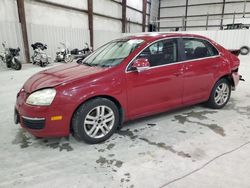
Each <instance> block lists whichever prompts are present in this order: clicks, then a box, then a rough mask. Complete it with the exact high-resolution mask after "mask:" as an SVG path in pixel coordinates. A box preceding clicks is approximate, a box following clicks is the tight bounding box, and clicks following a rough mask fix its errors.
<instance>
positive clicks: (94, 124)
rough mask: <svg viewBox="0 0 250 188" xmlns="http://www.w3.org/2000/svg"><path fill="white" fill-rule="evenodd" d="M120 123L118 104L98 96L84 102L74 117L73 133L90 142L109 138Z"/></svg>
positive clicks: (93, 142)
mask: <svg viewBox="0 0 250 188" xmlns="http://www.w3.org/2000/svg"><path fill="white" fill-rule="evenodd" d="M118 124H119V111H118V109H117V106H116V105H115V104H114V103H113V102H112V101H110V100H108V99H105V98H96V99H92V100H90V101H87V102H86V103H84V104H82V105H81V106H80V107H79V108H78V110H77V111H76V112H75V114H74V116H73V119H72V128H73V134H74V136H75V137H76V138H77V139H80V140H84V141H85V142H87V143H90V144H96V143H100V142H103V141H105V140H107V139H108V138H109V137H110V136H111V135H112V134H113V133H114V131H115V130H116V128H117V127H118Z"/></svg>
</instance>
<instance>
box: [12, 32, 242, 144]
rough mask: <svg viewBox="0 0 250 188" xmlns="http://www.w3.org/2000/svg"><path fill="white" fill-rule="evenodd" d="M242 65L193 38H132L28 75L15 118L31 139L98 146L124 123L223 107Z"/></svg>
mask: <svg viewBox="0 0 250 188" xmlns="http://www.w3.org/2000/svg"><path fill="white" fill-rule="evenodd" d="M239 63H240V62H239V59H238V58H237V57H236V56H235V55H233V54H232V53H230V52H229V51H227V50H226V49H224V48H223V47H222V46H220V45H219V44H217V43H215V42H214V41H212V40H210V39H207V38H205V37H202V36H198V35H188V34H151V35H150V34H145V35H139V36H129V37H126V38H122V39H118V40H114V41H111V42H109V43H107V44H106V45H104V46H102V47H100V48H99V49H97V50H96V51H95V52H93V53H92V54H91V55H90V56H89V57H87V58H86V59H84V60H83V61H79V62H78V63H72V64H66V65H62V66H57V67H55V68H51V69H48V70H44V71H41V72H39V73H37V74H35V75H33V76H32V77H31V78H29V79H28V80H27V81H26V83H25V84H24V86H23V88H22V89H21V90H20V92H19V93H18V94H17V102H16V105H15V121H16V123H20V124H21V126H22V127H23V128H25V129H26V130H27V131H28V132H30V133H31V134H33V135H34V136H36V137H61V136H67V135H69V134H70V133H71V132H72V133H73V135H74V136H75V137H77V138H78V139H81V140H84V141H85V142H87V143H99V142H102V141H104V140H106V139H108V138H109V137H110V136H111V135H112V134H113V133H114V131H115V130H116V129H117V127H118V126H119V125H121V124H122V123H123V122H124V121H128V120H132V119H136V118H140V117H145V116H149V115H152V114H155V113H159V112H163V111H167V110H170V109H174V108H179V107H182V106H187V105H193V104H197V103H201V102H207V105H208V106H209V107H212V108H216V109H219V108H222V107H223V106H225V105H226V103H227V102H228V100H229V98H230V94H231V90H232V89H234V88H235V87H236V85H237V84H238V81H239V75H238V67H239Z"/></svg>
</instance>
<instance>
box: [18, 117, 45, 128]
mask: <svg viewBox="0 0 250 188" xmlns="http://www.w3.org/2000/svg"><path fill="white" fill-rule="evenodd" d="M22 122H23V125H24V127H27V128H29V129H43V128H44V126H45V119H44V118H27V117H22Z"/></svg>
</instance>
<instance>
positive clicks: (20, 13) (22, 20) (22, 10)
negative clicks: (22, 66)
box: [17, 0, 30, 63]
mask: <svg viewBox="0 0 250 188" xmlns="http://www.w3.org/2000/svg"><path fill="white" fill-rule="evenodd" d="M17 10H18V17H19V22H20V24H21V29H22V37H23V47H24V54H25V62H26V63H29V62H30V53H29V42H28V34H27V26H26V19H25V8H24V0H17Z"/></svg>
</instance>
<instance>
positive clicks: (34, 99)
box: [26, 88, 56, 106]
mask: <svg viewBox="0 0 250 188" xmlns="http://www.w3.org/2000/svg"><path fill="white" fill-rule="evenodd" d="M55 96H56V90H55V89H52V88H49V89H42V90H39V91H35V92H34V93H32V94H31V95H30V96H29V97H28V98H27V100H26V103H27V104H30V105H36V106H49V105H50V104H51V103H52V101H53V99H54V98H55Z"/></svg>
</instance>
